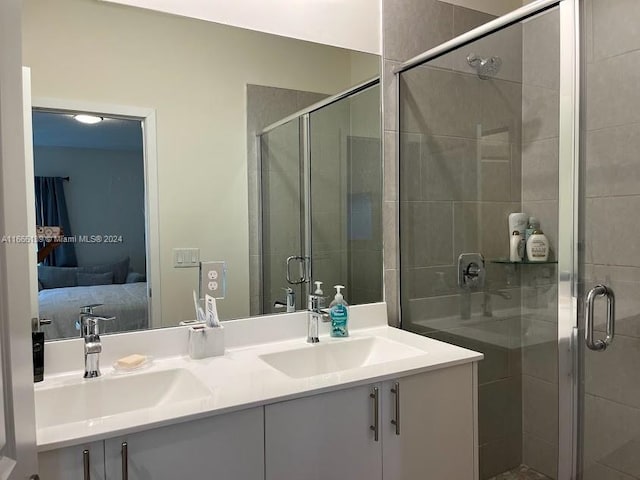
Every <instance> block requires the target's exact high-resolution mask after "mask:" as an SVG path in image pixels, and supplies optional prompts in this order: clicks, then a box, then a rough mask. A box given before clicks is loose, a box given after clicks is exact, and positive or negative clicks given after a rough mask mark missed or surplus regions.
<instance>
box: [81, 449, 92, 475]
mask: <svg viewBox="0 0 640 480" xmlns="http://www.w3.org/2000/svg"><path fill="white" fill-rule="evenodd" d="M82 467H83V471H84V480H91V471H90V467H91V465H90V459H89V450H83V451H82Z"/></svg>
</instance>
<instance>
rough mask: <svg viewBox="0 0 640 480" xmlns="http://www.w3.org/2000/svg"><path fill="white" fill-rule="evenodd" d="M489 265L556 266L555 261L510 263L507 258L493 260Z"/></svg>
mask: <svg viewBox="0 0 640 480" xmlns="http://www.w3.org/2000/svg"><path fill="white" fill-rule="evenodd" d="M489 263H501V264H503V265H553V264H557V263H558V261H557V260H547V261H546V262H530V261H529V260H523V261H521V262H512V261H511V260H509V259H508V258H494V259H491V260H489Z"/></svg>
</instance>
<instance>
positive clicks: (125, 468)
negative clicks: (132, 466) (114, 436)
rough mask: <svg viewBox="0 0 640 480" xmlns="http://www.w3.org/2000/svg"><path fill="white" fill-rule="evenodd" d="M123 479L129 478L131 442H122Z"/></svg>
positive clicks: (127, 479)
mask: <svg viewBox="0 0 640 480" xmlns="http://www.w3.org/2000/svg"><path fill="white" fill-rule="evenodd" d="M121 454H122V480H129V444H128V443H127V442H122V450H121Z"/></svg>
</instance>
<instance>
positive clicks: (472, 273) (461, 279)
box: [458, 253, 485, 290]
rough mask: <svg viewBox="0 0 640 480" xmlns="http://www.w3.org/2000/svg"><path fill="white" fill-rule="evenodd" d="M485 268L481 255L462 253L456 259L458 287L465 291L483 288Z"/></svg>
mask: <svg viewBox="0 0 640 480" xmlns="http://www.w3.org/2000/svg"><path fill="white" fill-rule="evenodd" d="M484 277H485V267H484V257H483V256H482V254H481V253H463V254H462V255H460V257H458V286H459V287H460V288H464V289H467V290H470V289H478V288H482V287H484Z"/></svg>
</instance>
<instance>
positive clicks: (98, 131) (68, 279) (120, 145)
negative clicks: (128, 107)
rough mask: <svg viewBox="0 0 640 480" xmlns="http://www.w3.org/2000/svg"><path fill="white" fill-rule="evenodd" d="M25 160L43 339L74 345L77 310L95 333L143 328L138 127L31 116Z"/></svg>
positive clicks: (69, 116)
mask: <svg viewBox="0 0 640 480" xmlns="http://www.w3.org/2000/svg"><path fill="white" fill-rule="evenodd" d="M33 150H34V174H35V179H34V180H35V196H36V205H35V208H36V231H37V233H38V240H39V241H38V290H39V291H38V304H39V309H40V318H41V319H44V322H43V323H44V325H43V327H42V328H43V330H44V332H45V338H46V339H47V340H53V339H62V338H69V337H76V336H79V335H80V332H79V331H78V330H77V325H76V322H77V320H78V316H79V313H80V310H81V308H82V307H86V306H93V312H94V313H95V314H96V315H100V316H102V317H115V319H113V320H111V321H108V322H101V325H100V330H101V331H102V332H118V331H125V330H136V329H144V328H148V323H149V320H148V318H149V315H148V303H149V298H148V288H147V283H146V263H147V262H146V242H145V180H144V179H145V176H144V153H143V152H144V149H143V134H142V126H141V122H140V121H139V120H133V119H121V118H108V117H98V116H94V115H83V114H73V113H69V112H53V111H42V110H35V109H34V111H33ZM47 320H50V321H51V323H50V324H49V322H48V321H47Z"/></svg>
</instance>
